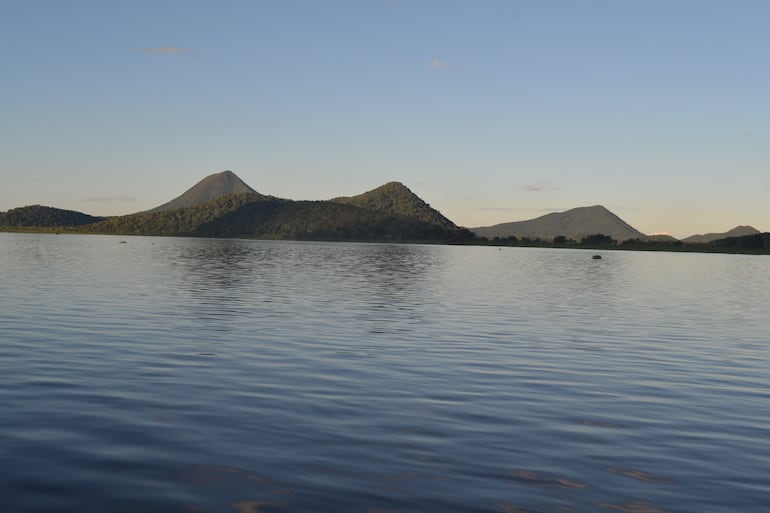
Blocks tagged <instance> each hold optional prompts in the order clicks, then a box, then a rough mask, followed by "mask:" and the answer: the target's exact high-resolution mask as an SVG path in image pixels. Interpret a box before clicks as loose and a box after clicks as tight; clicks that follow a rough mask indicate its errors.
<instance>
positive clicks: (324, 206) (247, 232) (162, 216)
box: [82, 194, 471, 241]
mask: <svg viewBox="0 0 770 513" xmlns="http://www.w3.org/2000/svg"><path fill="white" fill-rule="evenodd" d="M82 231H86V232H90V233H113V234H124V235H186V236H201V237H257V238H265V239H290V240H414V241H418V240H425V241H455V240H460V239H463V238H466V239H467V238H469V237H471V235H470V233H469V232H467V231H462V230H459V229H446V228H443V227H441V226H438V225H436V224H432V223H427V222H425V221H421V220H419V219H415V218H410V217H406V216H400V215H396V214H393V213H390V212H385V211H376V210H368V209H365V208H361V207H357V206H355V205H347V204H343V203H335V202H331V201H292V200H286V199H279V198H272V197H266V196H263V195H261V194H235V195H231V196H224V197H220V198H217V199H214V200H212V201H209V202H206V203H202V204H200V205H196V206H194V207H189V208H183V209H178V210H169V211H163V212H143V213H139V214H132V215H128V216H120V217H112V218H109V219H106V220H104V221H102V222H100V223H95V224H92V225H89V226H84V227H82Z"/></svg>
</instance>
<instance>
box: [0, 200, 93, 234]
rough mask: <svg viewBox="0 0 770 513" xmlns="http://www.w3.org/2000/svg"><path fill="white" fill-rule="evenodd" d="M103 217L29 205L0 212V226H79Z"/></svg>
mask: <svg viewBox="0 0 770 513" xmlns="http://www.w3.org/2000/svg"><path fill="white" fill-rule="evenodd" d="M102 219H104V218H103V217H95V216H90V215H88V214H84V213H82V212H76V211H74V210H63V209H61V208H54V207H44V206H42V205H31V206H26V207H19V208H12V209H11V210H9V211H7V212H0V226H10V227H30V228H33V227H34V228H39V227H63V226H80V225H85V224H90V223H95V222H97V221H101V220H102Z"/></svg>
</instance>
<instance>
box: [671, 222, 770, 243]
mask: <svg viewBox="0 0 770 513" xmlns="http://www.w3.org/2000/svg"><path fill="white" fill-rule="evenodd" d="M758 233H760V231H759V230H757V229H756V228H754V227H753V226H736V227H735V228H733V229H732V230H728V231H726V232H724V233H706V234H703V235H691V236H689V237H687V238H684V239H682V242H689V243H707V242H713V241H715V240H719V239H726V238H728V237H743V236H745V235H756V234H758Z"/></svg>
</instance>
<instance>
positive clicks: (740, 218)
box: [0, 0, 770, 238]
mask: <svg viewBox="0 0 770 513" xmlns="http://www.w3.org/2000/svg"><path fill="white" fill-rule="evenodd" d="M0 12H1V14H0V70H2V71H1V72H0V211H4V210H8V209H10V208H15V207H20V206H25V205H33V204H42V205H47V206H54V207H58V208H66V209H71V210H78V211H81V212H86V213H89V214H92V215H119V214H128V213H132V212H137V211H141V210H145V209H148V208H152V207H154V206H157V205H160V204H162V203H164V202H166V201H168V200H170V199H172V198H174V197H176V196H178V195H179V194H181V193H182V192H184V191H185V190H186V189H188V188H189V187H191V186H192V185H194V184H195V183H196V182H198V181H199V180H201V179H202V178H203V177H205V176H207V175H209V174H212V173H216V172H219V171H223V170H227V169H229V170H232V171H233V172H235V173H236V174H237V175H238V176H239V177H241V179H243V180H244V181H245V182H246V183H248V184H249V185H251V186H252V187H253V188H254V189H256V190H257V191H259V192H261V193H263V194H270V195H274V196H279V197H284V198H290V199H330V198H332V197H336V196H350V195H355V194H359V193H362V192H364V191H367V190H371V189H373V188H375V187H378V186H379V185H382V184H384V183H386V182H389V181H393V180H397V181H400V182H402V183H404V184H405V185H406V186H407V187H409V188H410V189H411V190H412V191H413V192H415V193H416V194H417V195H419V196H420V197H421V198H423V199H424V200H425V201H427V202H428V203H430V204H431V206H433V207H434V208H437V209H438V210H440V211H441V212H442V213H443V214H445V215H446V216H447V217H449V218H450V219H452V220H453V221H455V222H456V223H457V224H459V225H462V226H467V227H476V226H489V225H494V224H497V223H503V222H509V221H519V220H524V219H532V218H535V217H538V216H541V215H544V214H546V213H548V212H559V211H564V210H568V209H570V208H574V207H580V206H590V205H597V204H601V205H604V206H606V207H607V208H609V209H610V210H611V211H613V212H614V213H616V214H617V215H619V216H620V217H621V218H623V219H624V220H625V221H627V222H628V223H630V224H631V225H632V226H634V227H635V228H637V229H639V230H640V231H642V232H644V233H647V234H652V233H669V234H671V235H674V236H675V237H680V238H681V237H686V236H688V235H692V234H696V233H706V232H722V231H726V230H728V229H730V228H732V227H734V226H737V225H752V226H754V227H755V228H757V229H759V230H762V231H770V30H768V29H767V26H768V20H770V2H768V1H766V0H734V1H731V0H723V1H713V0H644V1H631V0H629V1H624V0H562V1H558V0H521V1H518V0H501V1H495V0H347V1H345V0H324V1H321V0H306V1H300V0H249V1H246V0H224V1H216V2H215V1H213V0H212V1H197V0H179V1H170V0H150V1H146V0H132V1H130V2H117V1H111V2H110V1H104V0H90V1H86V0H68V1H63V0H48V1H44V0H3V2H2V8H1V9H0Z"/></svg>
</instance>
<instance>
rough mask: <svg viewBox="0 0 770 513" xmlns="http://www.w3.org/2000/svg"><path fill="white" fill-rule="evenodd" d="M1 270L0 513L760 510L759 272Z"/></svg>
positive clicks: (4, 258)
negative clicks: (0, 510)
mask: <svg viewBox="0 0 770 513" xmlns="http://www.w3.org/2000/svg"><path fill="white" fill-rule="evenodd" d="M121 241H125V243H121ZM0 265H2V273H0V333H1V334H2V340H0V404H1V405H2V412H3V415H2V419H3V420H2V422H1V423H0V461H2V462H3V463H2V464H1V465H0V498H2V506H3V508H4V510H5V511H13V512H18V513H26V512H48V511H78V512H79V513H89V512H101V511H112V512H118V513H124V512H125V513H129V512H131V513H135V512H137V511H142V512H164V513H167V512H188V513H189V512H205V513H212V512H213V513H220V512H228V513H233V512H236V513H240V512H264V513H275V512H289V511H314V512H339V511H361V512H374V511H379V512H413V511H421V512H433V511H435V512H438V511H442V512H443V511H474V512H475V511H479V512H480V511H489V512H492V511H496V512H500V511H502V512H515V513H534V512H540V513H543V512H547V513H555V512H569V511H575V512H583V511H625V512H632V513H652V512H669V513H682V512H690V511H698V512H700V513H715V512H723V511H741V512H748V513H755V512H756V513H759V512H764V510H765V509H766V494H767V488H768V482H767V476H768V475H770V457H768V455H769V454H770V422H768V421H770V419H769V418H768V414H767V411H768V408H767V407H766V406H767V404H768V402H770V378H769V377H768V374H767V371H766V369H767V364H768V360H770V348H769V347H768V344H767V334H766V331H767V330H766V327H767V325H766V322H767V321H766V305H767V304H768V303H770V260H769V259H767V258H766V257H745V256H733V255H685V254H665V253H631V252H620V251H618V252H608V253H607V254H606V255H604V258H603V259H602V260H592V259H591V253H590V252H584V251H579V250H567V249H564V250H545V249H525V248H502V249H497V248H483V247H478V248H472V247H445V246H415V245H396V244H393V245H389V244H325V243H292V242H266V241H250V240H206V239H183V238H144V237H131V238H123V239H118V238H115V237H109V236H58V237H55V236H46V235H24V234H0ZM0 509H2V508H0Z"/></svg>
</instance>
